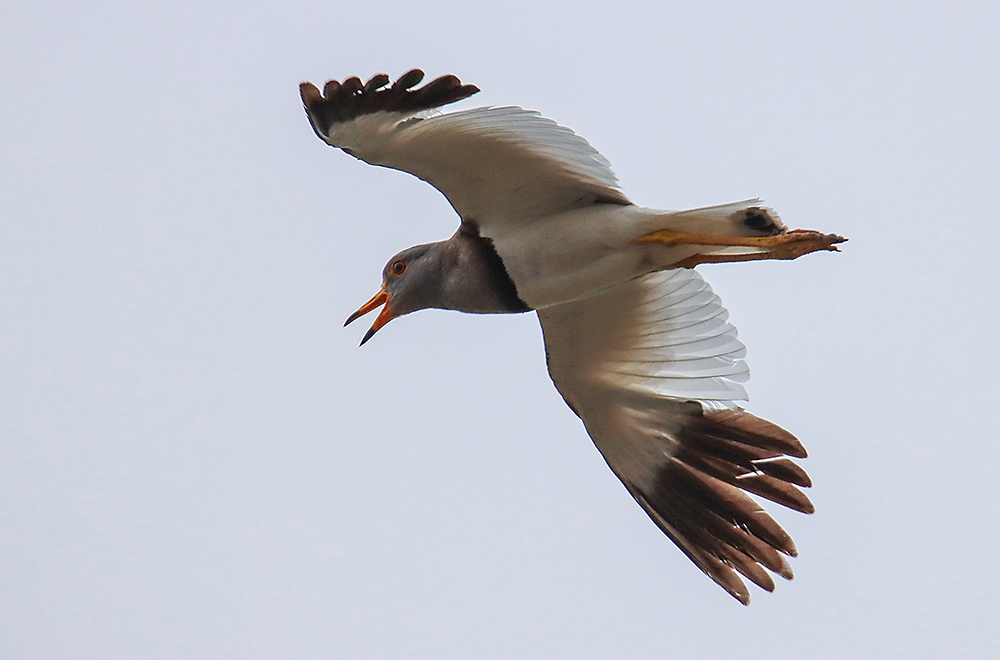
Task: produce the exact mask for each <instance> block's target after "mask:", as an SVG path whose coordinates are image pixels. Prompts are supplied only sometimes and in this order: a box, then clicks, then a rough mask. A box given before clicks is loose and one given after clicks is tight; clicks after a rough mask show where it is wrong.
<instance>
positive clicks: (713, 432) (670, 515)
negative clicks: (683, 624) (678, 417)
mask: <svg viewBox="0 0 1000 660" xmlns="http://www.w3.org/2000/svg"><path fill="white" fill-rule="evenodd" d="M674 440H675V442H676V445H675V447H674V448H673V450H672V451H671V453H672V460H670V461H668V462H667V463H664V464H663V465H662V466H660V468H659V471H658V473H657V476H656V479H655V482H654V483H653V484H647V485H645V486H641V485H639V484H631V485H630V486H629V490H631V491H632V492H633V495H635V496H636V499H637V500H638V501H639V503H640V504H641V505H642V507H643V508H644V509H645V510H646V512H647V513H648V514H649V516H650V517H651V518H652V519H653V521H654V522H656V524H657V525H658V526H659V527H660V529H662V530H663V531H664V532H665V533H666V534H667V536H669V537H670V538H671V540H673V541H674V543H676V544H677V546H678V547H679V548H680V549H681V550H682V551H683V552H684V554H686V555H687V556H688V557H689V558H690V559H691V560H692V561H693V562H694V563H695V564H696V565H697V566H698V567H699V568H700V569H701V570H702V571H704V572H705V573H706V574H707V575H708V576H709V577H711V578H712V579H713V580H714V581H715V582H716V583H718V584H719V585H720V586H721V587H722V588H723V589H725V590H726V591H728V592H729V593H730V594H731V595H732V596H733V597H734V598H736V599H737V600H739V601H740V602H741V603H743V604H744V605H745V604H747V603H748V602H749V593H748V592H747V591H746V587H745V585H744V584H743V581H742V580H741V579H740V575H742V576H743V577H744V578H746V579H748V580H750V581H751V582H753V583H754V584H756V585H757V586H759V587H761V588H762V589H765V590H767V591H772V590H773V589H774V580H773V579H772V578H771V577H770V575H769V574H768V572H767V571H771V572H772V573H774V574H776V575H779V576H781V577H783V578H785V579H789V580H790V579H791V578H792V570H791V567H790V566H789V565H788V562H787V561H786V560H785V559H784V557H783V556H782V555H785V556H789V557H794V556H796V555H797V554H798V552H797V550H796V548H795V543H794V542H793V541H792V538H791V536H789V535H788V533H787V532H786V531H785V530H784V529H782V528H781V526H780V525H779V524H778V523H777V522H776V521H775V520H774V519H773V518H771V516H769V515H768V514H767V513H765V512H764V510H763V509H762V508H761V507H760V505H759V504H757V503H756V502H755V501H754V500H752V499H751V498H750V497H749V496H748V495H747V493H753V494H755V495H758V496H761V497H764V498H766V499H769V500H771V501H773V502H776V503H778V504H782V505H784V506H787V507H789V508H791V509H794V510H796V511H801V512H803V513H812V511H813V505H812V503H811V502H810V501H809V499H808V498H807V497H806V496H805V494H804V493H802V492H801V491H800V490H799V489H798V487H808V486H810V485H812V482H811V481H810V479H809V476H808V475H807V474H806V473H805V471H804V470H803V469H802V468H801V467H799V466H798V465H797V464H796V463H795V462H794V461H792V460H791V459H790V458H788V457H789V456H804V455H805V448H803V447H802V445H801V443H800V442H799V441H798V440H797V439H796V438H795V436H793V435H792V434H791V433H789V432H788V431H786V430H784V429H783V428H781V427H780V426H777V425H776V424H772V423H771V422H768V421H766V420H763V419H760V418H759V417H755V416H753V415H750V414H749V413H747V412H745V411H743V410H732V411H729V410H727V411H718V412H706V413H702V414H691V415H690V416H688V417H687V421H686V422H685V423H684V425H683V426H682V427H681V428H680V429H679V430H678V431H677V432H676V434H674ZM765 569H766V570H765Z"/></svg>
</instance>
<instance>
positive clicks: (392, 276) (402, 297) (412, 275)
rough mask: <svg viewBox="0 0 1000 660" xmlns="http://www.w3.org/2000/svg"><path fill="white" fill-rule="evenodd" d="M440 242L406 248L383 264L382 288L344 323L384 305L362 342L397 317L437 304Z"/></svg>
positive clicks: (439, 275) (439, 283)
mask: <svg viewBox="0 0 1000 660" xmlns="http://www.w3.org/2000/svg"><path fill="white" fill-rule="evenodd" d="M440 245H441V244H440V243H429V244H426V245H417V246H414V247H411V248H407V249H406V250H403V251H402V252H400V253H399V254H397V255H395V256H394V257H393V258H392V259H390V260H389V263H387V264H386V265H385V268H383V269H382V288H381V289H380V290H379V292H378V293H376V294H375V295H374V296H373V297H372V299H371V300H369V301H368V302H366V303H365V304H364V305H362V306H361V308H360V309H358V311H356V312H354V313H353V314H351V315H350V317H348V319H347V321H345V322H344V325H345V326H346V325H347V324H348V323H351V322H352V321H354V320H355V319H357V318H360V317H362V316H364V315H365V314H367V313H368V312H371V311H373V310H375V309H376V308H378V306H379V305H383V307H382V311H381V312H379V315H378V316H377V317H376V318H375V322H374V323H372V327H371V328H369V329H368V332H366V333H365V336H364V338H363V339H362V340H361V344H362V345H364V343H365V342H366V341H368V340H369V339H371V338H372V336H373V335H374V334H375V333H376V332H378V330H379V328H381V327H382V326H384V325H385V324H386V323H388V322H389V321H391V320H392V319H394V318H396V317H397V316H402V315H404V314H409V313H410V312H415V311H417V310H420V309H426V308H428V307H434V306H436V301H437V299H438V298H439V297H440V288H441V265H440V264H441V259H440V254H439V252H440V249H439V246H440ZM436 248H437V249H436Z"/></svg>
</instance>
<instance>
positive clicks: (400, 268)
mask: <svg viewBox="0 0 1000 660" xmlns="http://www.w3.org/2000/svg"><path fill="white" fill-rule="evenodd" d="M389 270H390V271H392V274H393V275H402V274H403V272H404V271H405V270H406V262H405V261H403V260H402V259H397V260H396V261H393V262H392V265H391V266H389Z"/></svg>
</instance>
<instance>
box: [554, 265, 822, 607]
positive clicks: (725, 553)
mask: <svg viewBox="0 0 1000 660" xmlns="http://www.w3.org/2000/svg"><path fill="white" fill-rule="evenodd" d="M538 316H539V319H540V320H541V324H542V330H543V332H544V333H545V348H546V353H547V356H548V364H549V373H550V374H551V376H552V380H553V382H554V383H555V385H556V387H557V388H558V389H559V392H560V393H561V394H562V395H563V398H564V399H565V400H566V402H567V403H568V404H569V406H570V407H571V408H572V409H573V410H574V412H576V413H577V415H579V416H580V418H581V419H582V420H583V422H584V424H585V425H586V427H587V432H588V433H589V434H590V436H591V438H593V440H594V443H595V444H596V445H597V448H598V449H599V450H600V451H601V453H602V454H603V455H604V458H605V460H607V462H608V465H609V466H610V467H611V469H612V470H613V471H614V472H615V474H616V475H618V477H619V478H620V479H621V480H622V482H623V483H624V484H625V486H626V488H628V490H629V492H630V493H631V494H632V496H633V497H635V499H636V500H637V501H638V502H639V504H640V505H641V506H642V507H643V509H644V510H645V511H646V513H647V514H649V516H650V517H651V518H652V519H653V521H654V522H655V523H656V524H657V525H658V526H659V527H660V529H662V530H663V531H664V532H665V533H666V534H667V535H668V536H669V537H670V538H671V539H672V540H673V541H674V542H675V543H676V544H677V545H678V546H679V547H680V548H681V550H682V551H684V553H685V554H687V555H688V557H690V558H691V560H692V561H694V563H695V564H696V565H698V566H699V567H700V568H701V569H702V570H703V571H704V572H705V573H706V574H708V575H709V577H711V578H712V579H713V580H715V581H716V582H717V583H718V584H720V585H721V586H722V587H723V588H725V589H726V590H727V591H729V593H731V594H732V595H733V596H735V597H736V598H737V599H739V600H740V601H741V602H743V603H747V602H749V593H748V592H747V589H746V586H745V585H744V583H743V581H742V580H741V579H740V578H739V576H738V575H737V574H736V571H738V572H740V573H742V574H743V575H745V576H746V577H747V578H749V579H750V580H751V581H753V582H754V583H756V584H758V585H759V586H761V587H763V588H765V589H768V590H771V589H773V588H774V582H773V580H772V579H771V577H770V575H769V574H768V573H767V571H765V570H764V568H767V569H770V570H771V571H774V572H775V573H778V574H779V575H782V576H783V577H786V578H791V576H792V573H791V569H790V568H789V566H788V564H787V562H786V561H785V560H784V558H783V557H782V553H783V554H786V555H795V546H794V544H793V543H792V540H791V538H790V537H789V536H788V534H786V533H785V531H784V530H782V529H781V527H780V526H779V525H778V524H777V523H776V522H775V521H774V520H773V519H772V518H770V516H768V515H767V514H766V513H764V512H763V510H762V509H761V508H760V507H759V506H758V505H757V504H756V503H755V502H754V501H753V500H752V499H751V498H749V497H748V496H747V495H746V494H745V493H744V492H743V491H750V492H752V493H755V494H758V495H761V496H763V497H765V498H767V499H770V500H772V501H775V502H778V503H780V504H783V505H785V506H788V507H791V508H793V509H796V510H798V511H803V512H811V511H812V504H811V503H810V502H809V500H808V498H806V496H805V495H804V494H803V493H802V492H801V491H799V490H798V488H796V486H809V485H810V482H809V478H808V477H807V476H806V474H805V472H804V471H802V469H801V468H799V467H798V466H797V465H796V464H795V463H794V462H792V461H791V460H790V459H788V458H786V457H785V456H786V455H787V456H795V457H799V458H804V457H805V455H806V452H805V450H804V449H803V447H802V445H801V444H799V442H798V440H796V439H795V437H794V436H792V435H791V434H790V433H788V432H787V431H785V430H783V429H781V428H780V427H778V426H775V425H774V424H771V423H770V422H766V421H764V420H762V419H759V418H757V417H754V416H753V415H750V414H749V413H746V412H744V411H743V410H742V409H740V408H738V407H737V406H736V403H735V402H736V401H739V400H743V399H745V398H746V393H745V391H744V389H743V386H742V385H741V383H742V382H744V381H745V380H746V379H747V378H748V370H747V367H746V364H745V363H744V362H743V356H744V354H745V349H744V347H743V344H742V343H741V342H740V341H739V340H738V339H737V338H736V329H735V328H733V326H732V325H730V324H729V322H728V321H727V317H728V314H727V312H726V310H725V308H724V307H723V306H722V304H721V302H720V301H719V297H718V296H717V295H715V293H713V292H712V289H711V288H710V287H709V286H708V284H707V283H705V281H704V280H702V279H701V277H700V276H699V275H698V274H697V273H696V272H695V271H693V270H685V269H676V270H667V271H662V272H658V273H653V274H650V275H646V276H644V277H641V278H639V279H636V280H633V281H631V282H629V283H627V284H624V285H621V286H618V287H615V288H614V289H612V290H610V291H608V292H606V293H603V294H601V295H599V296H595V297H592V298H588V299H585V300H580V301H576V302H572V303H567V304H564V305H557V306H553V307H549V308H546V309H543V310H539V311H538Z"/></svg>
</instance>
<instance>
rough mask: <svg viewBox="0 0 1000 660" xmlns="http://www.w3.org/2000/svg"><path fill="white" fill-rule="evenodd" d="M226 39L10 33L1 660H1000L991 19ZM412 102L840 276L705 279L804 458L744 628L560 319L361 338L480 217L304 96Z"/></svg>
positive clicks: (128, 18)
mask: <svg viewBox="0 0 1000 660" xmlns="http://www.w3.org/2000/svg"><path fill="white" fill-rule="evenodd" d="M207 4H208V6H206V3H204V2H197V3H195V2H191V3H187V4H184V3H173V2H162V3H136V2H87V3H80V2H46V1H44V0H33V1H31V2H18V1H17V0H13V1H12V2H5V3H3V5H2V7H0V657H4V658H59V659H64V658H140V657H162V658H206V659H209V658H211V659H215V658H223V657H233V658H237V657H238V658H333V657H344V658H349V657H350V658H515V657H537V658H558V657H574V658H654V657H656V658H731V657H740V658H768V659H770V660H774V659H784V658H838V659H840V658H856V657H870V658H889V657H907V658H919V657H927V658H940V657H949V658H958V657H968V658H983V657H987V656H988V655H990V654H991V653H992V652H994V651H995V646H996V644H997V642H998V641H1000V633H998V630H1000V613H998V606H997V604H996V602H997V600H996V597H997V593H998V592H1000V571H998V570H997V554H998V552H1000V532H998V525H997V522H998V520H1000V503H998V502H1000V485H998V480H997V466H998V464H1000V449H998V439H997V432H996V429H995V420H996V418H997V400H998V395H1000V387H998V384H997V373H998V368H1000V359H998V351H997V348H996V346H995V343H996V339H995V336H996V330H995V328H996V326H997V323H998V311H997V307H998V300H1000V286H998V282H1000V274H998V273H1000V265H998V256H997V251H996V246H997V242H998V240H1000V229H998V226H1000V120H998V118H1000V46H998V43H1000V42H998V37H997V35H998V34H1000V9H998V5H997V4H996V3H995V2H980V3H973V2H966V3H962V2H958V3H943V2H942V3H919V2H918V3H914V2H897V3H878V2H875V3H873V2H837V3H824V4H825V8H824V6H821V5H820V3H799V2H788V3H744V2H732V3H715V2H701V3H691V2H659V1H658V2H652V1H651V2H646V3H637V2H618V3H602V4H601V5H598V4H596V3H581V2H568V1H567V2H544V1H541V2H539V1H537V0H536V1H533V2H520V1H517V0H508V1H505V2H502V3H473V2H453V3H449V2H435V3H421V2H413V1H410V2H377V1H372V0H366V1H365V2H337V1H326V2H297V1H294V0H291V1H286V2H280V3H279V2H269V3H260V2H217V3H207ZM613 5H617V6H616V7H615V8H612V6H613ZM695 5H697V8H695ZM412 67H421V68H423V69H425V70H426V71H427V72H428V75H432V76H433V75H441V74H444V73H454V74H457V75H459V76H460V77H461V78H462V79H463V80H465V81H466V82H470V83H474V84H476V85H478V86H479V87H480V88H481V89H482V90H483V91H482V93H481V94H479V95H478V96H476V97H474V98H473V99H470V100H469V101H466V102H464V103H463V104H461V106H459V107H473V106H475V105H487V104H491V105H506V104H516V105H521V106H524V107H528V108H532V109H536V110H539V111H541V112H542V113H544V114H545V115H546V116H549V117H552V118H553V119H555V120H557V121H559V122H560V123H562V124H564V125H566V126H569V127H571V128H573V129H574V130H576V131H577V132H579V133H580V134H582V135H583V136H585V137H586V138H588V139H589V140H590V141H591V143H592V144H593V145H594V146H596V147H597V148H598V149H600V150H601V151H602V152H603V153H604V154H605V155H606V156H607V157H608V158H609V159H610V160H611V162H612V164H613V165H614V167H615V170H616V172H617V173H618V175H619V178H620V179H621V182H622V186H623V189H624V190H625V192H626V193H627V194H628V195H629V196H630V197H631V198H632V199H633V200H635V201H636V202H638V203H640V204H643V205H647V206H655V207H660V208H684V207H691V206H700V205H706V204H713V203H721V202H729V201H734V200H739V199H745V198H749V197H757V196H760V197H762V198H764V199H765V200H766V202H767V203H768V204H769V205H771V206H773V207H774V208H775V209H776V210H777V211H778V213H780V214H781V216H782V218H783V219H784V220H785V221H786V222H787V223H788V224H789V225H791V226H794V227H805V228H813V229H820V230H823V231H828V232H836V233H840V234H843V235H845V236H848V237H849V238H850V242H849V243H848V244H847V245H846V246H845V247H844V251H843V252H842V253H841V254H830V253H822V254H814V255H810V256H808V257H805V258H803V259H801V260H798V261H795V262H770V263H766V262H765V263H754V264H724V265H712V266H702V267H701V268H700V270H701V271H702V273H703V275H704V276H705V277H706V278H707V279H708V280H709V281H710V282H711V283H712V285H713V286H714V288H715V290H716V291H717V292H718V293H719V294H720V295H721V296H722V299H723V301H724V303H725V304H726V306H727V307H728V308H729V310H730V312H731V319H732V321H733V323H734V324H735V325H736V326H737V327H738V328H739V330H740V337H741V338H742V339H743V341H744V342H745V343H746V344H747V347H748V350H749V357H748V361H749V364H750V367H751V370H752V373H753V378H752V379H751V381H750V382H749V383H748V390H749V393H750V399H751V400H750V403H749V404H748V409H749V410H750V411H752V412H754V413H756V414H758V415H760V416H762V417H765V418H767V419H770V420H773V421H775V422H776V423H778V424H780V425H782V426H784V427H785V428H788V429H789V430H791V431H792V432H794V433H795V434H796V435H797V436H798V437H799V438H800V439H801V440H802V441H803V443H804V444H805V445H806V447H807V448H808V450H809V452H810V457H809V459H808V460H806V461H805V462H804V466H805V467H806V468H807V469H808V471H809V473H810V474H811V475H812V477H813V480H814V482H815V486H814V488H813V489H812V490H811V492H810V496H811V497H812V498H813V501H814V502H815V504H816V508H817V512H816V513H815V514H814V515H812V516H803V515H800V514H796V513H793V512H787V511H780V510H777V509H778V508H779V507H776V506H769V509H770V510H773V511H775V515H776V517H778V519H779V521H780V522H781V523H782V524H783V525H784V526H785V527H786V528H787V529H788V530H789V532H791V534H792V536H793V537H794V538H795V540H796V543H797V545H798V548H799V551H800V557H799V558H797V559H795V560H794V561H793V562H792V566H793V568H794V570H795V573H796V578H795V580H793V581H792V582H788V583H786V582H782V583H781V584H779V585H778V588H777V590H776V591H775V593H773V594H767V593H765V592H762V591H760V590H758V589H754V590H753V592H752V597H753V603H752V604H751V606H750V607H749V608H744V607H742V606H740V605H739V604H738V603H737V602H736V601H734V600H733V599H732V598H730V597H729V596H728V595H726V594H725V592H723V591H722V590H721V589H719V588H718V587H716V586H715V585H714V584H713V583H712V582H711V581H709V580H708V579H707V578H705V577H704V576H703V575H702V574H701V573H700V572H699V571H698V570H697V569H696V568H695V567H694V566H693V565H692V564H691V563H690V562H689V561H688V560H687V559H686V558H685V557H684V556H683V555H682V554H681V553H680V552H679V551H678V550H677V549H676V548H675V547H674V545H673V544H672V543H671V542H670V541H669V540H668V539H667V538H666V537H664V536H663V534H661V533H660V532H659V530H657V529H656V527H655V526H654V525H653V524H652V523H651V522H650V521H649V519H648V518H647V517H646V515H645V514H644V513H643V512H642V510H641V509H640V508H639V507H638V506H637V505H636V504H635V502H634V501H633V500H632V498H631V497H630V496H629V495H628V493H627V492H626V491H625V489H624V488H623V487H622V486H621V484H620V483H619V482H618V480H617V479H616V478H615V477H614V475H613V474H612V473H611V472H610V471H609V470H608V469H607V466H606V465H605V464H604V461H603V459H602V458H601V456H600V455H599V453H598V452H597V451H596V449H595V448H594V447H593V445H592V443H591V441H590V440H589V438H588V437H587V435H586V433H585V431H584V429H583V426H582V424H581V423H580V422H579V420H578V419H577V418H576V417H575V416H574V415H573V414H572V412H571V411H570V410H569V409H568V408H567V407H566V406H565V405H564V403H563V402H562V400H561V398H560V397H559V395H558V393H557V392H556V391H555V389H554V388H553V387H552V385H551V383H550V381H549V378H548V375H547V373H546V371H545V364H544V353H543V348H542V342H541V333H540V331H539V328H538V323H537V320H536V318H535V317H534V315H533V314H524V315H515V316H490V317H483V316H470V315H460V314H457V313H453V312H441V311H425V312H421V313H418V314H414V315H412V316H408V317H406V318H404V319H401V320H397V321H395V322H393V323H392V324H390V325H389V326H388V327H386V328H385V329H384V330H382V331H381V332H380V333H379V334H378V335H377V336H376V337H375V338H374V339H373V340H372V341H371V342H370V343H368V344H366V345H365V346H364V347H363V348H358V342H359V341H360V339H361V336H362V334H363V333H364V330H365V328H366V327H367V326H366V325H365V324H363V323H359V324H358V325H357V326H353V325H352V326H351V327H350V328H348V329H343V328H342V327H341V325H342V323H343V321H344V319H345V318H346V317H347V316H348V315H349V314H350V313H351V312H352V311H354V310H355V309H356V308H357V307H358V306H359V305H360V304H361V303H363V302H364V301H365V300H367V299H368V298H369V297H370V296H371V295H372V294H373V293H375V291H376V290H377V289H378V286H379V284H380V273H381V269H382V267H383V265H384V263H385V261H386V259H387V258H388V257H390V256H391V255H392V254H394V253H395V252H396V251H397V250H399V249H402V248H405V247H408V246H410V245H412V244H415V243H422V242H427V241H432V240H438V239H442V238H446V237H447V236H449V235H450V234H451V233H452V232H453V231H454V228H455V226H456V223H457V218H456V217H455V216H454V213H453V212H452V210H451V209H450V207H449V206H448V204H447V202H446V201H445V200H444V198H443V197H441V196H440V195H439V194H438V193H437V192H436V191H434V190H433V189H431V188H430V187H429V186H427V185H426V184H424V183H422V182H420V181H417V180H416V179H413V178H411V177H408V176H407V175H405V174H402V173H398V172H393V171H389V170H383V169H378V168H373V167H369V166H367V165H365V164H363V163H360V162H358V161H356V160H354V159H353V158H350V157H348V156H346V155H345V154H343V153H341V152H339V151H336V150H334V149H330V148H329V147H327V146H325V145H324V144H322V143H321V142H320V141H319V140H317V139H316V137H315V135H314V134H313V132H312V130H311V129H310V128H309V124H308V122H307V120H306V118H305V115H304V113H303V111H302V107H301V102H300V100H299V97H298V90H297V85H298V83H299V82H300V81H302V80H312V81H314V82H316V83H322V82H323V81H324V80H326V79H327V78H338V79H342V78H344V77H346V76H350V75H360V76H362V77H367V76H370V75H372V74H374V73H377V72H381V71H385V72H387V73H389V74H390V75H392V76H393V77H395V76H398V75H399V74H401V73H403V72H404V71H406V70H407V69H409V68H412Z"/></svg>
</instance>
